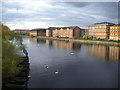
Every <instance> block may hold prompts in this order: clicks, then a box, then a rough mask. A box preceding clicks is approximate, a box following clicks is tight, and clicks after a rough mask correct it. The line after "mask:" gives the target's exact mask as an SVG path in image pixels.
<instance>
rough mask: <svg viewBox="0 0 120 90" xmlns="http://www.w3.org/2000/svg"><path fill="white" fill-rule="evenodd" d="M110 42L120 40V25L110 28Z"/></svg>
mask: <svg viewBox="0 0 120 90" xmlns="http://www.w3.org/2000/svg"><path fill="white" fill-rule="evenodd" d="M109 39H110V40H116V41H118V40H120V24H117V25H114V26H111V27H110V38H109Z"/></svg>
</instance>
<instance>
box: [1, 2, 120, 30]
mask: <svg viewBox="0 0 120 90" xmlns="http://www.w3.org/2000/svg"><path fill="white" fill-rule="evenodd" d="M2 5H3V6H2V15H3V16H2V19H3V20H2V22H4V23H5V24H6V25H8V26H9V27H10V28H11V29H18V28H20V29H33V28H48V27H50V26H79V27H86V26H87V25H90V24H94V23H99V22H111V23H118V3H117V2H40V1H33V0H29V1H26V0H24V1H21V0H12V1H9V0H4V1H2Z"/></svg>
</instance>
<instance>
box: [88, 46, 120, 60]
mask: <svg viewBox="0 0 120 90" xmlns="http://www.w3.org/2000/svg"><path fill="white" fill-rule="evenodd" d="M88 54H89V55H90V56H92V57H97V58H99V59H101V60H113V61H118V60H120V47H115V46H109V47H108V46H102V45H92V46H89V47H88Z"/></svg>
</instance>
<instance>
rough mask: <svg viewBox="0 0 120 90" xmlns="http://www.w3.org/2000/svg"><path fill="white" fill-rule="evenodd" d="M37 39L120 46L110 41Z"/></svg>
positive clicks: (119, 43)
mask: <svg viewBox="0 0 120 90" xmlns="http://www.w3.org/2000/svg"><path fill="white" fill-rule="evenodd" d="M38 38H43V39H55V40H65V41H70V42H80V43H93V44H103V45H115V46H120V42H112V41H94V40H79V39H64V38H53V37H38Z"/></svg>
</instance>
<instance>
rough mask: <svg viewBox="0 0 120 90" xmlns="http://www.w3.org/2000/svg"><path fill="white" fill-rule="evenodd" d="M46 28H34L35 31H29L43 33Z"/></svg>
mask: <svg viewBox="0 0 120 90" xmlns="http://www.w3.org/2000/svg"><path fill="white" fill-rule="evenodd" d="M45 30H46V28H36V29H32V30H30V31H45Z"/></svg>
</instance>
